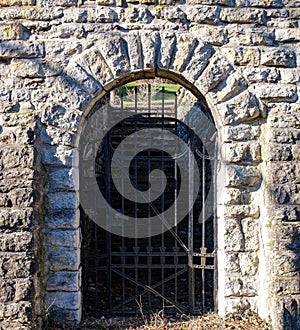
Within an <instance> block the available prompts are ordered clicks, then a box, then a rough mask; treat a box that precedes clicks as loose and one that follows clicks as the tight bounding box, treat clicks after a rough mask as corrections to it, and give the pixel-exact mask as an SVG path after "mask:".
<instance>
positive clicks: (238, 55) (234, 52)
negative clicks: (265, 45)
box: [225, 47, 260, 66]
mask: <svg viewBox="0 0 300 330" xmlns="http://www.w3.org/2000/svg"><path fill="white" fill-rule="evenodd" d="M225 52H226V53H227V54H228V56H229V58H231V59H232V60H233V63H234V64H235V65H240V66H244V65H251V66H259V64H260V49H259V48H258V47H238V48H237V47H234V48H228V49H226V50H225Z"/></svg>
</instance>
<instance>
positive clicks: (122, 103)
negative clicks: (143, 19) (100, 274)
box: [121, 90, 126, 314]
mask: <svg viewBox="0 0 300 330" xmlns="http://www.w3.org/2000/svg"><path fill="white" fill-rule="evenodd" d="M123 97H124V94H123V90H122V92H121V111H122V112H123V111H124V101H123ZM123 139H124V121H122V128H121V140H122V141H123ZM123 159H124V146H123V144H122V159H121V170H122V169H123V168H124V160H123ZM121 189H122V197H121V198H122V200H121V203H122V206H121V207H122V214H124V211H125V201H124V179H123V178H122V177H121ZM124 225H125V224H124V223H123V224H122V238H121V240H122V248H121V251H122V253H124V252H125V241H124ZM125 262H126V257H124V256H122V257H121V263H122V273H125V268H124V266H125ZM122 299H123V301H125V278H124V276H122ZM124 307H125V306H124V304H123V305H122V313H123V314H124Z"/></svg>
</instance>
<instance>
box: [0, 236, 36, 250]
mask: <svg viewBox="0 0 300 330" xmlns="http://www.w3.org/2000/svg"><path fill="white" fill-rule="evenodd" d="M32 236H33V235H32V233H31V232H26V231H23V232H14V233H3V234H0V251H2V252H5V251H12V252H22V251H27V250H30V248H31V247H32V241H33V239H32V238H33V237H32Z"/></svg>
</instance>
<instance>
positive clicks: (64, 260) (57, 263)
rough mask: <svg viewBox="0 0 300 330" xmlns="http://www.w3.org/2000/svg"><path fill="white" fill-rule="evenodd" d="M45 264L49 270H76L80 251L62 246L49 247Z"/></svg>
mask: <svg viewBox="0 0 300 330" xmlns="http://www.w3.org/2000/svg"><path fill="white" fill-rule="evenodd" d="M46 259H47V264H48V267H49V269H50V270H53V271H59V270H73V271H75V270H78V269H79V264H80V251H78V249H74V248H67V247H62V246H49V247H48V248H47V253H46Z"/></svg>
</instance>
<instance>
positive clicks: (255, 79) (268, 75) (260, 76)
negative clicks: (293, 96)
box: [243, 68, 281, 83]
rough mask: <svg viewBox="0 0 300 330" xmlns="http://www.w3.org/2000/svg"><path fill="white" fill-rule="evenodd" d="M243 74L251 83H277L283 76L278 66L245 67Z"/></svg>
mask: <svg viewBox="0 0 300 330" xmlns="http://www.w3.org/2000/svg"><path fill="white" fill-rule="evenodd" d="M243 75H244V77H245V78H246V79H247V81H248V82H249V83H276V82H278V81H279V79H280V77H281V75H280V71H279V70H278V69H276V68H268V69H266V68H245V69H243Z"/></svg>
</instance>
